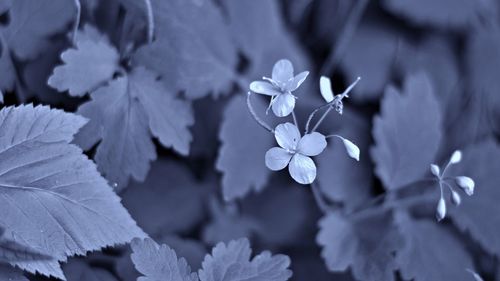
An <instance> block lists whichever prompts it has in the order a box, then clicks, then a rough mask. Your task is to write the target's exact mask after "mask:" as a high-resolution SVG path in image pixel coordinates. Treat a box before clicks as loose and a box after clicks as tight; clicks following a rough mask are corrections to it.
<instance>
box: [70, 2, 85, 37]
mask: <svg viewBox="0 0 500 281" xmlns="http://www.w3.org/2000/svg"><path fill="white" fill-rule="evenodd" d="M74 3H75V7H76V19H75V23H74V25H73V37H72V39H71V42H73V45H75V44H76V35H77V32H78V27H79V26H80V19H81V16H82V5H81V3H80V0H74Z"/></svg>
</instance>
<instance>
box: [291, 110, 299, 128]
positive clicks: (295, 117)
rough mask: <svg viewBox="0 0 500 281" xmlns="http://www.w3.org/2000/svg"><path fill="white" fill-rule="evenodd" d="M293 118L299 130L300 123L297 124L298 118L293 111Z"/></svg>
mask: <svg viewBox="0 0 500 281" xmlns="http://www.w3.org/2000/svg"><path fill="white" fill-rule="evenodd" d="M292 118H293V123H294V124H295V127H297V128H299V123H298V122H297V116H295V111H294V110H292Z"/></svg>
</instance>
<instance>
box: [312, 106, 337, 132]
mask: <svg viewBox="0 0 500 281" xmlns="http://www.w3.org/2000/svg"><path fill="white" fill-rule="evenodd" d="M332 109H333V106H330V107H328V109H327V110H326V111H325V112H324V113H323V115H321V117H320V118H319V120H318V122H316V125H314V127H313V128H312V130H311V131H312V132H314V131H316V129H318V127H319V125H320V124H321V122H323V120H325V118H326V116H327V115H328V113H330V111H332Z"/></svg>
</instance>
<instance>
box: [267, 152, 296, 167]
mask: <svg viewBox="0 0 500 281" xmlns="http://www.w3.org/2000/svg"><path fill="white" fill-rule="evenodd" d="M292 156H293V154H291V153H289V152H287V151H286V150H285V149H283V148H281V147H273V148H271V149H269V150H268V151H267V152H266V167H268V168H269V169H270V170H273V171H279V170H282V169H284V168H285V167H286V165H288V163H289V162H290V159H292Z"/></svg>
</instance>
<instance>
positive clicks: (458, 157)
mask: <svg viewBox="0 0 500 281" xmlns="http://www.w3.org/2000/svg"><path fill="white" fill-rule="evenodd" d="M460 161H462V152H461V151H460V150H455V152H453V154H452V155H451V158H450V164H457V163H460Z"/></svg>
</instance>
